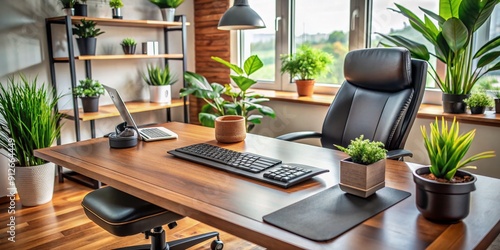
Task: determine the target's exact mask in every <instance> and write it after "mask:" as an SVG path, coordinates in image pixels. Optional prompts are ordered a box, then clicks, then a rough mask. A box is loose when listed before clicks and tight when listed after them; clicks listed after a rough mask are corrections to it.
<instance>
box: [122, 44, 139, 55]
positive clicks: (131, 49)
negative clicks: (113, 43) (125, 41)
mask: <svg viewBox="0 0 500 250" xmlns="http://www.w3.org/2000/svg"><path fill="white" fill-rule="evenodd" d="M135 47H136V45H130V46H129V45H122V49H123V53H125V54H126V55H133V54H135Z"/></svg>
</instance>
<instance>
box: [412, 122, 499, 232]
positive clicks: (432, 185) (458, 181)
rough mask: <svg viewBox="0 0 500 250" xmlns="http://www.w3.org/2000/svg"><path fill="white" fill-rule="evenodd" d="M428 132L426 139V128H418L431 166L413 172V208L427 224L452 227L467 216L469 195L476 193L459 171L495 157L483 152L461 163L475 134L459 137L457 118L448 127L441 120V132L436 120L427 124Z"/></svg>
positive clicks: (471, 178)
mask: <svg viewBox="0 0 500 250" xmlns="http://www.w3.org/2000/svg"><path fill="white" fill-rule="evenodd" d="M430 129H431V131H430V134H429V135H428V134H427V130H426V127H425V126H421V127H420V130H421V132H422V136H423V138H424V145H425V149H426V150H427V154H428V156H429V159H430V162H431V166H430V167H423V168H419V169H416V170H415V171H414V172H413V180H414V181H415V184H416V198H415V200H416V205H417V208H418V210H419V211H420V213H421V214H422V215H423V216H424V217H425V218H427V219H429V220H432V221H437V222H444V223H455V222H458V221H460V220H462V219H463V218H465V217H467V215H468V214H469V207H470V192H472V191H474V190H475V189H476V188H475V185H474V183H475V182H476V177H474V176H473V175H472V174H471V173H469V172H466V171H462V170H459V169H460V168H464V167H466V166H467V164H469V163H471V162H473V161H477V160H480V159H486V158H491V157H494V156H495V154H494V152H493V151H485V152H482V153H479V154H476V155H473V156H471V157H469V158H467V159H465V160H462V158H463V157H464V156H465V154H466V153H467V151H468V150H469V148H470V146H471V143H472V140H473V139H474V136H475V132H476V130H475V129H474V130H471V131H469V132H467V133H465V134H461V135H459V132H460V128H459V123H458V122H457V121H456V118H454V119H453V122H452V123H451V127H449V126H448V122H446V121H445V120H444V117H441V129H440V128H439V122H438V118H437V117H436V120H435V121H434V123H431V124H430ZM471 168H473V167H471Z"/></svg>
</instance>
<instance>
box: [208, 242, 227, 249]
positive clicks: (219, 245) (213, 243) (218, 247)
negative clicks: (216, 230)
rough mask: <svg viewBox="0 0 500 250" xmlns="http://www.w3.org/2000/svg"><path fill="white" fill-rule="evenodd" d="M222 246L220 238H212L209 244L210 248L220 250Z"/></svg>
mask: <svg viewBox="0 0 500 250" xmlns="http://www.w3.org/2000/svg"><path fill="white" fill-rule="evenodd" d="M223 247H224V243H222V241H220V240H214V241H212V244H210V249H212V250H221V249H222V248H223Z"/></svg>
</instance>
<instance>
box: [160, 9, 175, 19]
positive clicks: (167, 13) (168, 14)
mask: <svg viewBox="0 0 500 250" xmlns="http://www.w3.org/2000/svg"><path fill="white" fill-rule="evenodd" d="M160 12H161V17H162V18H163V21H166V22H173V21H174V17H175V8H161V9H160Z"/></svg>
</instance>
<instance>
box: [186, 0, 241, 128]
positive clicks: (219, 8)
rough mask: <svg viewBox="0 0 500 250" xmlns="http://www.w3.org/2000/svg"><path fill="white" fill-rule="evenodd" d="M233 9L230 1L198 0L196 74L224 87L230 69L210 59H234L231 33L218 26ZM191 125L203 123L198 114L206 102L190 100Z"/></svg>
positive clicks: (195, 0) (195, 9)
mask: <svg viewBox="0 0 500 250" xmlns="http://www.w3.org/2000/svg"><path fill="white" fill-rule="evenodd" d="M228 8H229V0H217V1H213V0H194V36H195V60H196V62H195V66H196V73H198V74H201V75H203V76H204V77H206V78H207V80H208V82H210V83H212V82H218V83H221V84H224V83H228V82H229V73H230V72H229V69H228V68H226V67H224V66H222V65H221V64H219V63H217V62H215V61H213V60H212V59H210V57H211V56H218V57H220V58H222V59H224V60H227V61H229V60H230V56H231V54H230V33H229V31H224V30H218V29H217V24H218V23H219V19H220V18H221V17H222V14H224V12H225V11H226V10H227V9H228ZM189 103H190V105H189V114H190V117H189V120H190V123H194V124H199V122H198V113H199V110H200V109H201V106H202V105H203V104H204V102H203V100H197V98H194V97H193V96H191V97H190V98H189Z"/></svg>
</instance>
